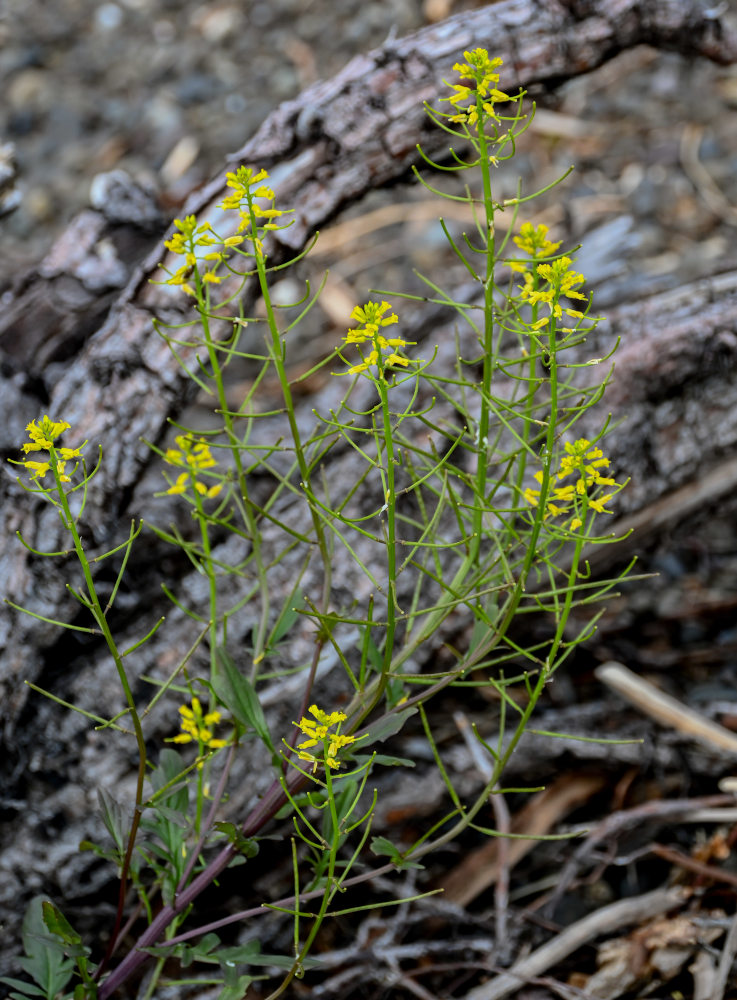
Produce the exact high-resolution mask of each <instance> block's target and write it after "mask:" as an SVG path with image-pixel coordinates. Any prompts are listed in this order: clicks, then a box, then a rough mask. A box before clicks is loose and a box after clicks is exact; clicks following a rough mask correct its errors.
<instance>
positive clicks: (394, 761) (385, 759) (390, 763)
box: [352, 753, 415, 767]
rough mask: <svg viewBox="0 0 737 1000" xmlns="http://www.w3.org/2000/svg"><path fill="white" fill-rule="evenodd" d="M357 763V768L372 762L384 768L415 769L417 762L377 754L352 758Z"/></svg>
mask: <svg viewBox="0 0 737 1000" xmlns="http://www.w3.org/2000/svg"><path fill="white" fill-rule="evenodd" d="M352 759H353V761H355V763H356V766H357V767H361V766H362V765H363V764H366V763H368V762H369V761H371V763H372V764H383V765H384V767H415V762H414V761H413V760H410V759H409V758H408V757H389V756H387V754H383V753H377V754H371V755H367V756H364V755H363V754H355V755H353V757H352Z"/></svg>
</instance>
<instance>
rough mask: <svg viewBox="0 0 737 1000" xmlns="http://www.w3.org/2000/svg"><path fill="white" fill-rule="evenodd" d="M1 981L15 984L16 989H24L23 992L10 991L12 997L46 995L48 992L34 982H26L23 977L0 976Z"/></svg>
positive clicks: (9, 984)
mask: <svg viewBox="0 0 737 1000" xmlns="http://www.w3.org/2000/svg"><path fill="white" fill-rule="evenodd" d="M0 983H5V984H6V985H7V986H13V987H14V988H15V989H16V990H23V993H9V994H8V996H10V997H13V998H15V997H45V996H46V993H45V991H44V990H42V989H40V988H39V987H38V986H34V985H33V983H24V982H23V981H22V980H21V979H13V978H12V977H11V976H0Z"/></svg>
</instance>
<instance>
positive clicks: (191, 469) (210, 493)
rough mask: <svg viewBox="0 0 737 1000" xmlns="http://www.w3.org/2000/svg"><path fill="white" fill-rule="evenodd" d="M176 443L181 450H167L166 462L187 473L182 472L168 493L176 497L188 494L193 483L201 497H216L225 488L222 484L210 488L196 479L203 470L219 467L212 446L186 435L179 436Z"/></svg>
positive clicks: (202, 439)
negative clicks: (197, 474) (211, 449)
mask: <svg viewBox="0 0 737 1000" xmlns="http://www.w3.org/2000/svg"><path fill="white" fill-rule="evenodd" d="M175 441H176V444H177V445H178V446H179V448H167V449H166V452H165V453H164V461H165V462H166V464H167V465H174V466H176V467H178V468H180V469H185V470H186V471H185V472H180V474H179V475H178V476H177V478H176V480H175V482H173V483H172V484H171V485H170V486H169V489H168V490H166V492H167V493H170V494H172V495H175V496H176V495H178V494H183V493H186V492H187V489H188V488H189V485H190V483H192V485H193V488H194V489H195V490H196V491H197V492H198V493H199V494H200V496H204V497H210V498H212V497H216V496H217V495H218V493H220V491H221V490H222V488H223V485H222V483H215V484H214V485H213V486H210V487H208V486H206V485H205V483H203V482H201V481H200V480H199V479H198V478H197V477H196V473H197V472H199V471H201V470H202V469H211V468H213V466H215V465H217V462H216V461H215V459H214V458H213V457H212V452H211V451H210V445H209V444H208V443H207V441H205V439H204V438H196V439H195V438H193V437H191V436H188V435H186V434H178V435H177V437H176V438H175Z"/></svg>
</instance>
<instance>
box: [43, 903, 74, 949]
mask: <svg viewBox="0 0 737 1000" xmlns="http://www.w3.org/2000/svg"><path fill="white" fill-rule="evenodd" d="M41 906H42V909H43V921H44V923H45V924H46V926H47V928H48V929H49V930H50V931H51V933H52V934H56V935H57V936H58V937H60V938H61V939H62V941H63V942H64V943H65V944H80V943H81V941H82V938H81V937H80V936H79V934H78V933H77V932H76V931H75V929H74V928H73V927H72V925H71V924H70V923H69V921H68V920H67V919H66V917H65V916H64V914H63V913H62V912H61V910H58V909H57V908H56V907H55V906H54V904H53V903H50V902H49V901H48V899H45V900H44V901H43V902H42V904H41Z"/></svg>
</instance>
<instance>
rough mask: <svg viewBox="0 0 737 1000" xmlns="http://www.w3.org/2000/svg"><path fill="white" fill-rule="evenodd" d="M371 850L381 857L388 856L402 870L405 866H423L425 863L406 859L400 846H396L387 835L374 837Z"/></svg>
mask: <svg viewBox="0 0 737 1000" xmlns="http://www.w3.org/2000/svg"><path fill="white" fill-rule="evenodd" d="M371 851H372V852H373V853H374V854H376V855H378V856H379V857H388V858H389V860H390V861H391V862H392V864H394V865H396V866H397V868H399V869H400V870H401V869H403V868H405V869H406V868H422V867H423V865H419V864H417V862H416V861H405V859H404V858H403V857H402V855H401V853H400V851H399V848H398V847H395V846H394V844H392V842H391V840H387V839H386V837H372V838H371Z"/></svg>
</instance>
